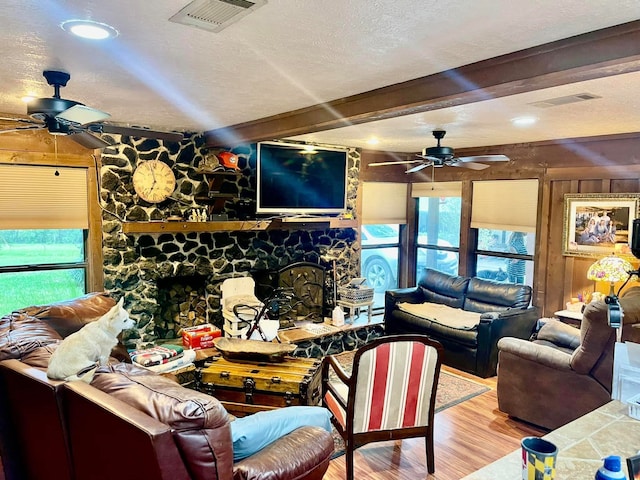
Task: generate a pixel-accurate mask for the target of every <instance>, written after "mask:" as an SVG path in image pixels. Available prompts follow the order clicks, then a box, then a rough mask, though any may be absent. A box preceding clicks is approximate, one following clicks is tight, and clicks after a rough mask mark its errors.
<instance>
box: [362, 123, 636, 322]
mask: <svg viewBox="0 0 640 480" xmlns="http://www.w3.org/2000/svg"><path fill="white" fill-rule="evenodd" d="M456 153H457V154H458V155H461V156H462V155H481V154H490V153H502V154H505V155H507V156H508V157H509V158H510V159H511V161H510V162H509V163H507V164H496V165H493V166H492V167H491V168H488V169H486V170H482V171H480V172H477V171H472V170H465V169H460V168H439V169H436V170H435V181H452V180H460V181H462V182H463V198H462V205H463V212H462V220H461V227H462V228H461V231H462V234H461V237H462V238H461V254H460V257H461V262H460V274H462V275H466V274H467V272H468V271H471V264H472V261H473V256H472V252H471V251H470V247H471V245H470V244H471V243H472V242H471V240H472V236H470V235H469V223H470V217H471V215H470V212H471V182H472V181H473V180H489V179H491V180H495V179H504V180H508V179H518V178H537V179H538V180H539V181H540V195H539V198H538V225H537V229H536V253H535V263H536V269H535V274H534V304H535V305H537V306H538V307H539V308H540V309H541V313H542V315H545V316H551V315H553V312H555V311H557V310H560V309H563V308H564V305H565V303H566V302H567V301H569V300H570V298H571V297H576V296H577V294H578V293H581V292H583V291H587V292H592V291H593V290H594V283H593V282H591V281H589V280H587V278H586V272H587V269H588V268H589V266H590V265H591V264H592V263H593V261H594V259H593V258H591V257H569V256H563V255H562V238H563V219H564V194H565V193H640V133H632V134H624V135H611V136H602V137H589V138H583V139H563V140H554V141H545V142H536V143H527V144H513V145H498V146H491V147H482V148H476V149H464V150H463V149H460V150H458V151H456ZM398 156H405V157H406V156H407V154H384V153H381V152H372V151H363V154H362V170H361V174H360V178H361V180H362V181H379V182H383V181H388V182H402V181H406V182H428V181H431V177H430V174H431V171H430V169H428V168H427V169H424V170H423V171H421V172H419V173H418V174H410V175H406V174H405V173H404V171H405V170H406V167H405V166H403V165H399V166H384V167H369V166H368V164H369V163H371V162H374V161H375V162H379V161H384V160H385V158H388V159H389V160H391V159H397V157H398ZM505 205H508V201H506V202H505ZM633 283H636V282H635V280H634V281H633V282H632V284H633ZM408 284H410V283H408Z"/></svg>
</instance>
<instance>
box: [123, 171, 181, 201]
mask: <svg viewBox="0 0 640 480" xmlns="http://www.w3.org/2000/svg"><path fill="white" fill-rule="evenodd" d="M133 188H134V189H135V191H136V193H137V194H138V196H139V197H140V198H142V199H143V200H146V201H147V202H150V203H158V202H162V201H163V200H166V199H167V198H168V197H169V195H171V194H172V193H173V191H174V190H175V188H176V177H175V175H174V174H173V171H172V170H171V168H170V167H169V165H167V164H166V163H164V162H161V161H159V160H149V161H146V162H142V163H141V164H140V165H138V168H136V171H135V172H133Z"/></svg>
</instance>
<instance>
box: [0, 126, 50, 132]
mask: <svg viewBox="0 0 640 480" xmlns="http://www.w3.org/2000/svg"><path fill="white" fill-rule="evenodd" d="M43 128H46V126H45V125H29V126H26V125H25V126H24V127H13V128H7V129H4V130H0V133H9V132H24V131H25V130H42V129H43Z"/></svg>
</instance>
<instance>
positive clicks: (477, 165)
mask: <svg viewBox="0 0 640 480" xmlns="http://www.w3.org/2000/svg"><path fill="white" fill-rule="evenodd" d="M447 165H448V166H450V167H462V168H469V169H471V170H484V169H485V168H489V167H490V165H485V164H484V163H476V162H452V163H449V164H447Z"/></svg>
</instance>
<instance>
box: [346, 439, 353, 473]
mask: <svg viewBox="0 0 640 480" xmlns="http://www.w3.org/2000/svg"><path fill="white" fill-rule="evenodd" d="M344 454H345V457H346V458H345V460H346V464H347V480H353V445H345V452H344Z"/></svg>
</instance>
